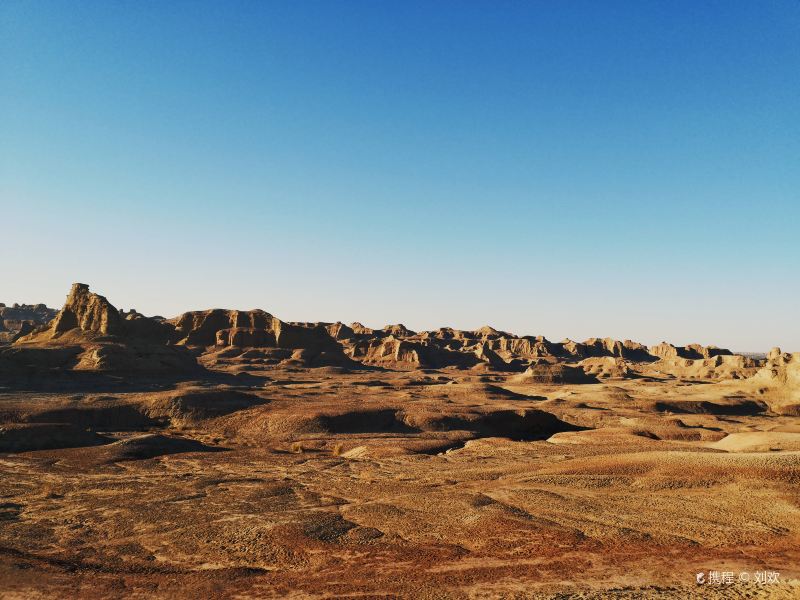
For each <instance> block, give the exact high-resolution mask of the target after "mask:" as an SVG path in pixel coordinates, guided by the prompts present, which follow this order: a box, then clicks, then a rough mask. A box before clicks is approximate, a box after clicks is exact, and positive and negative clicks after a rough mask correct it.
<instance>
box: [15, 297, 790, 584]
mask: <svg viewBox="0 0 800 600" xmlns="http://www.w3.org/2000/svg"><path fill="white" fill-rule="evenodd" d="M0 342H2V343H0V597H2V598H118V597H126V598H431V599H433V598H443V599H444V598H572V597H575V598H608V597H623V598H689V597H708V598H762V597H763V598H797V597H800V485H799V484H800V353H795V354H792V353H788V352H782V351H781V350H780V349H777V348H775V349H773V350H771V351H770V352H769V353H768V354H765V355H763V356H755V355H753V356H745V355H741V354H736V353H733V352H731V351H729V350H725V349H722V348H716V347H714V346H700V345H691V346H675V345H672V344H669V343H662V344H658V345H655V346H649V347H648V346H644V345H642V344H639V343H636V342H633V341H630V340H625V341H617V340H613V339H595V338H593V339H589V340H585V341H583V342H575V341H571V340H563V341H561V342H552V341H549V340H547V339H545V338H542V337H535V336H518V335H514V334H511V333H508V332H503V331H498V330H496V329H493V328H491V327H488V326H487V327H483V328H481V329H478V330H475V331H460V330H455V329H450V328H446V327H444V328H442V329H439V330H435V331H427V332H415V331H410V330H409V329H407V328H406V327H404V326H403V325H389V326H386V327H383V328H370V327H366V326H364V325H362V324H360V323H353V324H351V325H345V324H343V323H296V322H295V323H288V322H284V321H281V320H280V319H279V318H277V317H275V316H273V315H271V314H270V313H268V312H265V311H263V310H249V311H237V310H225V309H214V310H206V311H194V312H187V313H184V314H182V315H180V316H178V317H175V318H172V319H165V318H162V317H145V316H144V315H141V314H139V313H138V312H136V311H135V310H129V311H122V310H119V309H117V308H116V307H115V306H114V305H112V304H111V303H110V302H109V301H108V300H107V299H106V298H104V297H103V296H100V295H98V294H95V293H93V292H92V291H90V290H89V288H88V286H86V285H83V284H75V285H74V286H73V288H72V290H70V293H69V295H68V297H67V300H66V302H65V304H64V306H63V308H62V309H61V310H59V311H55V310H52V309H49V308H47V307H45V306H43V305H36V306H25V305H23V306H20V305H16V306H12V307H5V306H4V307H0ZM701 576H702V577H701Z"/></svg>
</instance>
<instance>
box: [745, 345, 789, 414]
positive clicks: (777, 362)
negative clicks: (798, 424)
mask: <svg viewBox="0 0 800 600" xmlns="http://www.w3.org/2000/svg"><path fill="white" fill-rule="evenodd" d="M775 350H777V349H775ZM747 383H748V384H749V385H750V387H752V388H754V389H755V390H756V391H757V392H758V393H759V394H762V395H763V396H764V397H765V399H766V400H767V401H768V403H769V405H770V408H771V409H772V410H773V411H774V412H777V413H779V414H784V415H794V416H800V352H795V353H793V354H790V353H788V352H770V354H769V358H768V360H767V364H766V365H764V366H763V367H762V368H761V369H759V370H758V372H757V373H756V374H755V375H753V376H752V377H751V378H750V379H749V380H748V381H747Z"/></svg>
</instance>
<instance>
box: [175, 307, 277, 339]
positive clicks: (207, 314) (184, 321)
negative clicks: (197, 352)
mask: <svg viewBox="0 0 800 600" xmlns="http://www.w3.org/2000/svg"><path fill="white" fill-rule="evenodd" d="M273 319H274V317H273V316H272V315H271V314H269V313H268V312H265V311H263V310H248V311H242V310H224V309H221V308H214V309H211V310H197V311H191V312H186V313H183V314H182V315H179V316H177V317H175V318H174V319H170V320H169V321H167V323H169V324H171V325H172V326H173V327H174V328H175V337H176V340H175V341H176V343H178V344H180V345H184V346H213V345H215V344H217V342H218V337H217V334H218V332H220V331H222V330H227V329H240V328H247V329H263V330H271V329H272V322H273ZM222 339H223V340H224V339H225V336H223V338H222Z"/></svg>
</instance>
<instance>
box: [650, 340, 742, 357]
mask: <svg viewBox="0 0 800 600" xmlns="http://www.w3.org/2000/svg"><path fill="white" fill-rule="evenodd" d="M650 354H652V355H653V356H655V357H657V358H687V359H692V360H697V359H704V358H714V357H715V356H731V355H732V352H731V351H730V350H727V349H725V348H718V347H717V346H702V345H700V344H689V345H688V346H673V345H672V344H669V343H667V342H661V343H660V344H657V345H655V346H651V347H650Z"/></svg>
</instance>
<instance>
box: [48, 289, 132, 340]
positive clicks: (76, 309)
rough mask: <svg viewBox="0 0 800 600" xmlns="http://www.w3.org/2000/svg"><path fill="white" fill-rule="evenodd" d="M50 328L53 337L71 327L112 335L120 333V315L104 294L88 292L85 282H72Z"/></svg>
mask: <svg viewBox="0 0 800 600" xmlns="http://www.w3.org/2000/svg"><path fill="white" fill-rule="evenodd" d="M50 329H51V333H52V336H53V337H57V336H59V335H61V334H63V333H65V332H67V331H70V330H72V329H79V330H81V331H91V332H94V333H102V334H107V335H114V334H120V333H122V317H120V314H119V311H118V310H117V309H116V308H114V307H113V306H111V303H110V302H109V301H108V300H106V299H105V297H104V296H99V295H98V294H93V293H92V292H90V291H89V286H88V285H86V284H85V283H74V284H72V289H71V290H70V292H69V295H68V296H67V301H66V303H65V304H64V308H62V309H61V310H60V311H59V313H58V315H57V316H56V318H55V320H54V321H53V324H52V326H51V328H50Z"/></svg>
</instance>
